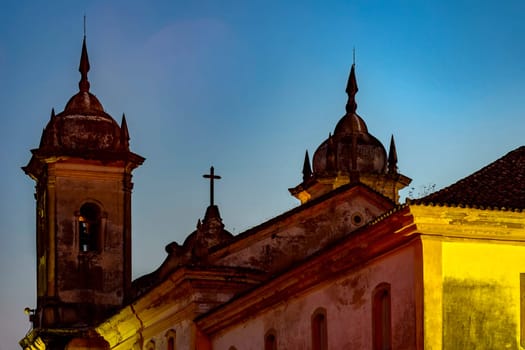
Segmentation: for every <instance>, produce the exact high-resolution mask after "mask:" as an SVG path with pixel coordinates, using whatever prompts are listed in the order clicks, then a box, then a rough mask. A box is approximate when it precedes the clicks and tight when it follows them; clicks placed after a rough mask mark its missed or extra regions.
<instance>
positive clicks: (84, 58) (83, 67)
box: [78, 16, 89, 92]
mask: <svg viewBox="0 0 525 350" xmlns="http://www.w3.org/2000/svg"><path fill="white" fill-rule="evenodd" d="M85 18H86V17H85V16H84V40H83V41H82V54H81V55H80V65H79V66H78V71H79V72H80V82H79V83H78V88H79V89H80V92H89V81H88V77H87V74H88V72H89V57H88V53H87V48H86V29H85Z"/></svg>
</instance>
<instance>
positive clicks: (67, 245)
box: [23, 37, 144, 348]
mask: <svg viewBox="0 0 525 350" xmlns="http://www.w3.org/2000/svg"><path fill="white" fill-rule="evenodd" d="M89 69H90V65H89V59H88V52H87V48H86V38H85V37H84V41H83V43H82V54H81V58H80V66H79V71H80V74H81V79H80V82H79V91H78V93H77V94H75V95H74V96H73V97H71V99H70V100H69V101H68V102H67V104H66V106H65V108H64V111H63V112H61V113H58V114H55V112H54V110H53V111H52V112H51V118H50V120H49V122H48V124H47V126H46V127H45V129H44V131H43V133H42V137H41V140H40V145H39V146H38V148H36V149H33V150H32V151H31V153H32V157H31V160H30V161H29V163H28V165H27V166H25V167H23V170H24V172H25V173H26V174H27V175H29V176H30V177H31V178H32V179H33V180H35V182H36V194H35V198H36V248H37V249H36V252H37V259H36V265H37V266H36V268H37V306H36V309H35V312H34V315H33V316H32V320H33V326H34V327H33V328H34V331H36V332H39V334H38V336H40V337H41V338H42V339H43V340H44V341H46V339H48V341H49V344H48V345H49V347H50V348H59V347H60V346H59V345H57V344H56V343H57V342H59V340H57V338H56V337H57V334H60V332H61V331H62V332H65V333H64V334H67V333H68V331H69V332H70V331H72V330H78V329H82V328H85V327H86V326H90V325H93V324H96V323H97V322H100V321H101V320H103V319H105V318H106V317H107V316H108V315H110V314H111V313H112V312H113V311H114V310H116V309H118V308H119V307H121V306H122V305H123V304H124V303H125V302H126V301H127V293H128V291H129V290H130V286H131V192H132V188H133V183H132V181H131V179H132V171H133V169H135V168H137V167H138V166H140V165H141V164H142V163H143V161H144V158H143V157H141V156H139V155H137V154H135V153H133V152H131V151H130V149H129V133H128V128H127V124H126V118H125V116H123V117H122V121H121V123H120V125H119V124H118V123H117V122H116V121H115V120H114V119H113V118H112V117H111V116H110V115H109V114H107V113H106V112H105V111H104V109H103V107H102V105H101V103H100V102H99V100H98V99H97V97H96V96H95V95H93V94H92V93H90V91H89V89H90V83H89V81H88V71H89ZM49 330H53V332H52V334H51V333H49V332H50V331H49ZM70 333H71V332H70ZM66 338H67V337H66ZM66 338H63V339H62V340H61V341H62V342H65V341H66ZM53 342H54V343H55V345H52V344H51V343H53Z"/></svg>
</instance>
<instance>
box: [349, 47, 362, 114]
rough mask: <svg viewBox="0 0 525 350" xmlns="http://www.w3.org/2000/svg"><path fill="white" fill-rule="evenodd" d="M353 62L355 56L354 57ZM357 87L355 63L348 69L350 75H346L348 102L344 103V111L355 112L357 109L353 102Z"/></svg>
mask: <svg viewBox="0 0 525 350" xmlns="http://www.w3.org/2000/svg"><path fill="white" fill-rule="evenodd" d="M354 62H355V57H354ZM358 90H359V89H358V88H357V80H356V78H355V63H353V64H352V68H351V69H350V76H349V77H348V83H347V84H346V93H347V95H348V102H347V103H346V113H347V114H351V113H355V111H356V109H357V103H356V102H355V94H356V93H357V91H358Z"/></svg>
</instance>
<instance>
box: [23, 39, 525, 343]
mask: <svg viewBox="0 0 525 350" xmlns="http://www.w3.org/2000/svg"><path fill="white" fill-rule="evenodd" d="M89 68H90V67H89V61H88V56H87V48H86V46H85V42H84V45H83V49H82V55H81V61H80V68H79V70H80V72H81V80H80V83H79V92H78V93H77V94H76V95H74V96H73V97H72V98H71V99H70V100H69V102H68V103H67V105H66V108H65V109H64V111H63V112H61V113H58V114H56V115H55V113H54V112H53V113H52V115H51V118H50V121H49V123H48V125H47V127H46V128H45V130H44V133H43V135H42V140H41V143H40V145H39V148H38V149H35V150H33V151H32V158H31V160H30V162H29V164H28V165H27V166H26V167H24V171H25V172H26V173H27V174H28V175H29V176H31V177H32V178H33V179H34V180H35V181H36V183H37V185H36V188H37V191H36V206H37V228H36V236H37V254H38V256H37V261H38V266H37V279H38V283H37V289H38V291H37V292H38V293H37V294H38V300H37V308H36V309H35V310H34V311H33V314H32V315H31V320H32V322H33V329H32V330H31V331H30V332H29V333H28V334H27V335H26V336H25V337H24V338H23V339H22V340H21V341H20V344H21V346H22V347H23V348H24V349H122V350H130V349H133V350H139V349H144V350H156V349H158V350H175V349H178V350H183V349H188V350H189V349H199V350H212V349H213V350H233V349H237V350H244V349H246V350H249V349H313V350H321V349H374V350H376V349H381V350H386V349H521V348H525V213H524V212H523V210H524V209H525V183H524V181H523V179H525V147H520V148H518V149H516V150H514V151H512V152H510V153H508V154H507V155H505V156H504V157H502V158H500V159H499V160H497V161H495V162H494V163H492V164H490V165H488V166H486V167H485V168H483V169H481V170H480V171H478V172H476V173H474V174H472V175H471V176H468V177H466V178H465V179H463V180H461V181H458V182H457V183H455V184H453V185H451V186H449V187H447V188H445V189H443V190H441V191H438V192H436V193H433V194H430V195H428V196H426V197H424V198H421V199H417V200H412V201H409V202H407V203H405V204H400V203H399V190H400V189H402V188H403V187H405V186H407V185H408V184H409V183H410V179H409V178H408V177H406V176H404V175H402V174H401V173H399V172H398V169H397V153H396V149H395V143H394V139H393V137H392V139H391V142H390V148H389V152H388V153H387V152H386V150H385V148H384V146H383V144H382V143H381V142H380V141H379V140H377V139H376V138H375V137H374V136H373V135H372V134H370V133H369V132H368V128H367V125H366V123H365V121H364V119H363V118H361V117H360V116H359V115H358V114H357V113H356V110H357V104H356V100H355V95H356V93H357V91H358V88H357V80H356V75H355V67H354V66H352V69H351V72H350V77H349V80H348V85H347V88H346V92H347V94H348V102H347V105H346V113H345V114H344V116H343V117H342V118H341V120H340V121H339V122H338V124H337V125H336V127H335V129H334V132H333V133H332V134H330V135H329V137H328V138H327V139H326V140H325V141H324V142H322V143H321V145H320V146H319V147H318V149H317V150H316V151H315V153H314V155H313V157H312V160H311V159H310V157H309V155H308V153H307V154H306V156H305V163H304V167H303V181H302V183H301V184H299V185H297V186H295V187H293V188H291V189H289V191H290V193H291V194H292V195H293V196H295V197H296V198H298V199H299V200H300V202H301V205H300V206H298V207H296V208H294V209H292V210H290V211H288V212H285V213H283V214H281V215H279V216H277V217H275V218H272V219H270V220H268V221H267V222H264V223H262V224H260V225H259V226H256V227H254V228H252V229H250V230H248V231H246V232H242V233H240V234H238V235H236V236H234V235H232V234H231V233H230V232H228V231H227V230H226V229H225V225H224V224H223V222H222V219H221V217H220V213H219V208H218V207H217V206H216V205H214V203H213V197H212V199H211V203H210V205H209V206H208V208H207V209H206V212H205V215H204V218H203V220H202V222H201V221H199V224H198V225H197V228H196V230H195V231H194V232H193V233H191V234H189V235H188V237H187V239H186V241H185V242H184V243H183V244H182V245H180V244H178V243H176V242H172V243H169V244H168V245H167V246H166V251H167V257H166V259H165V261H164V263H163V264H162V265H161V266H160V267H159V268H158V269H157V270H155V271H153V272H151V273H150V274H148V275H145V276H142V277H140V278H138V279H137V280H135V281H131V261H130V251H129V247H130V240H131V230H130V228H131V210H130V208H131V206H130V205H131V204H130V203H131V188H132V182H131V176H132V171H133V169H134V168H136V167H138V166H140V165H141V164H142V162H143V161H144V158H142V157H140V156H138V155H136V154H134V153H132V152H131V151H130V149H129V142H128V140H129V133H128V130H127V126H126V121H125V118H123V120H122V122H121V123H120V125H119V124H117V123H116V122H115V121H114V119H113V118H112V117H111V116H109V115H107V114H106V113H105V112H104V111H103V108H102V105H101V103H100V102H99V101H98V99H97V98H96V97H95V96H94V95H92V94H91V92H90V84H89V81H88V78H87V73H88V71H89ZM208 177H209V178H210V180H211V181H213V179H214V177H215V175H214V174H213V169H212V172H211V173H210V174H209V175H208ZM212 196H213V192H212Z"/></svg>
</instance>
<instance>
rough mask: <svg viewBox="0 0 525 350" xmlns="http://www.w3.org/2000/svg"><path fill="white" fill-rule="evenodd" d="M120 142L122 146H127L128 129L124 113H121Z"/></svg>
mask: <svg viewBox="0 0 525 350" xmlns="http://www.w3.org/2000/svg"><path fill="white" fill-rule="evenodd" d="M120 144H121V145H122V146H123V147H124V148H129V131H128V123H127V122H126V115H125V114H124V113H122V122H121V123H120Z"/></svg>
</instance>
